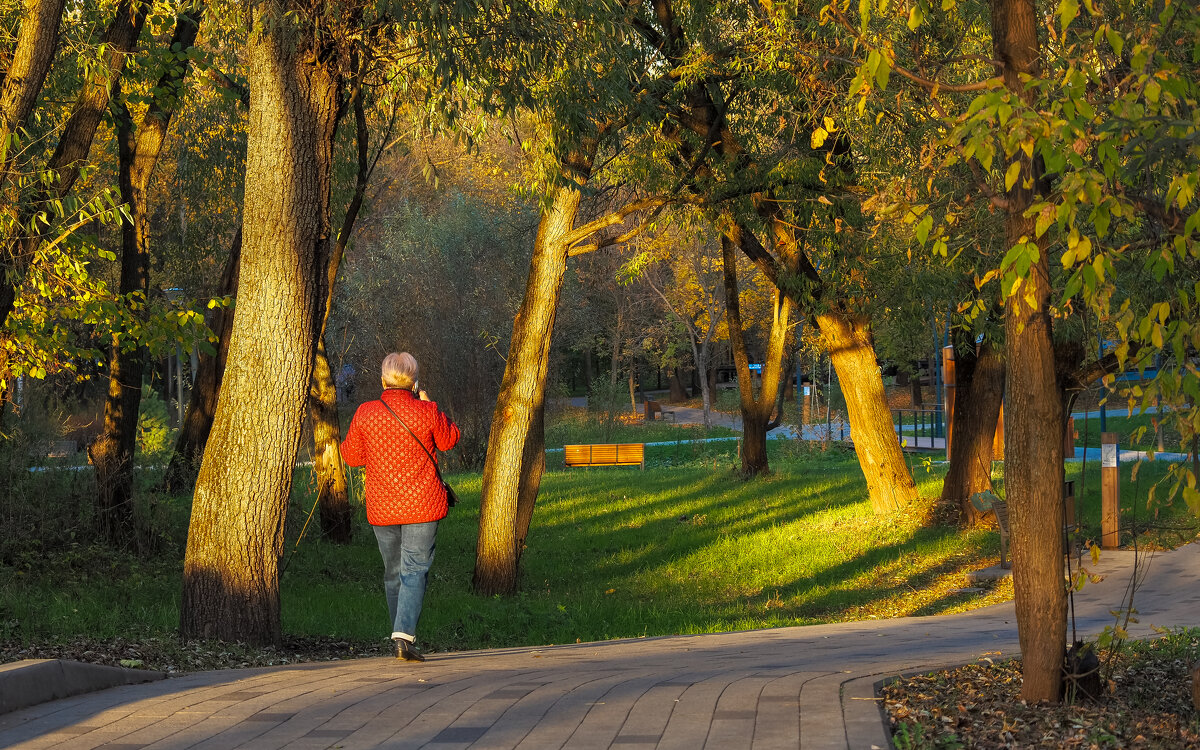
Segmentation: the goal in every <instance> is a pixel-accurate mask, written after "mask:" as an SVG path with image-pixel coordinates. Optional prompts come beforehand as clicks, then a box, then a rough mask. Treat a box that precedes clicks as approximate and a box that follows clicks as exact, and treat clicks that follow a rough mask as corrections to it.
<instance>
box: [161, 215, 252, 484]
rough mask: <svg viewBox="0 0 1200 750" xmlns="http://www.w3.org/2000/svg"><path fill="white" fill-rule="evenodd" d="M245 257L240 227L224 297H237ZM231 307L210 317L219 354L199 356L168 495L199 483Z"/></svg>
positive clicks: (227, 265) (225, 278)
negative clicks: (242, 261)
mask: <svg viewBox="0 0 1200 750" xmlns="http://www.w3.org/2000/svg"><path fill="white" fill-rule="evenodd" d="M241 257H242V228H241V226H239V227H238V229H237V232H235V233H234V235H233V241H232V242H231V243H230V248H229V259H228V260H227V261H226V262H225V270H224V272H223V273H222V274H221V292H220V296H222V297H234V298H236V297H237V291H238V267H239V266H240V265H241ZM233 315H234V309H233V308H232V307H229V308H226V307H216V308H213V309H212V311H211V312H210V314H209V319H208V327H209V328H210V329H211V330H212V332H213V333H215V334H216V335H217V346H216V352H215V353H213V354H209V353H207V352H201V353H200V365H199V367H197V368H196V376H195V378H194V379H193V380H192V396H191V400H190V401H189V402H188V408H187V413H186V416H185V417H184V419H183V427H182V428H181V429H180V430H179V436H178V437H177V438H176V440H175V450H174V452H173V453H172V454H171V461H170V463H168V464H167V471H166V474H165V475H164V477H163V486H164V488H165V489H166V490H167V491H168V492H182V491H184V490H185V489H188V488H190V487H191V486H192V484H193V483H194V482H195V481H196V474H197V473H198V472H199V471H200V459H201V458H203V456H204V446H205V445H207V444H208V435H209V432H210V431H211V430H212V423H213V416H214V415H215V414H216V413H217V397H218V395H219V394H220V392H221V379H222V378H223V377H224V375H225V362H226V360H227V358H228V355H229V337H230V335H231V334H232V333H233Z"/></svg>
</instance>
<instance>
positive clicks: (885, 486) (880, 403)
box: [817, 312, 917, 513]
mask: <svg viewBox="0 0 1200 750" xmlns="http://www.w3.org/2000/svg"><path fill="white" fill-rule="evenodd" d="M817 326H818V327H819V328H820V330H821V338H822V339H823V342H824V346H825V348H826V350H827V351H828V352H829V357H830V359H832V360H833V368H834V369H835V370H837V376H838V383H839V385H840V386H841V389H842V396H843V397H844V398H845V400H846V412H847V416H848V417H849V419H850V432H851V435H852V436H853V439H854V452H855V453H857V454H858V463H859V466H861V467H862V471H863V476H864V477H866V480H867V489H868V491H869V492H870V496H871V507H872V508H874V510H875V512H876V513H889V512H891V511H894V510H899V509H900V508H903V507H904V506H905V505H908V504H909V503H910V502H912V501H913V500H915V499H916V497H917V486H916V484H915V483H914V482H913V478H912V474H911V473H909V471H908V464H907V463H905V461H904V453H903V452H902V451H901V450H900V441H899V440H898V439H897V438H896V430H895V427H893V425H892V412H891V409H890V408H889V407H888V401H887V393H886V392H885V391H884V389H883V377H882V376H881V375H880V374H879V363H878V361H876V359H875V349H874V347H873V346H872V343H871V332H870V327H869V325H868V323H867V321H865V320H863V319H861V318H854V317H850V316H848V315H843V314H838V313H832V312H827V313H822V314H820V315H818V316H817Z"/></svg>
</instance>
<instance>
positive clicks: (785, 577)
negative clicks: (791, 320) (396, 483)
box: [0, 441, 1005, 653]
mask: <svg viewBox="0 0 1200 750" xmlns="http://www.w3.org/2000/svg"><path fill="white" fill-rule="evenodd" d="M675 450H676V446H662V447H656V448H653V449H651V450H650V452H649V455H650V458H651V459H652V460H651V461H649V462H648V463H649V464H650V466H649V468H647V469H646V470H645V471H642V470H639V469H637V468H603V469H601V468H594V469H571V470H563V469H552V470H550V471H548V472H547V474H546V475H545V478H544V480H543V483H542V490H541V495H540V497H539V500H538V505H537V510H536V512H535V514H534V520H533V526H532V529H531V533H530V536H529V539H528V540H527V545H528V547H527V549H525V551H524V555H523V559H522V568H523V573H522V576H521V579H520V581H519V587H518V591H517V593H516V594H515V595H513V596H505V597H487V598H483V597H479V596H476V595H475V594H473V593H472V592H471V585H470V584H471V576H472V571H473V568H474V562H475V544H476V538H477V535H478V516H479V497H480V492H481V477H480V475H479V474H478V473H460V474H455V475H452V476H450V477H449V479H450V481H451V482H452V483H453V484H454V486H455V488H456V489H457V490H458V492H459V495H460V496H461V497H462V498H463V502H462V503H461V504H460V505H459V506H458V507H456V508H454V509H453V510H452V511H451V514H450V516H449V517H448V518H447V519H446V520H445V521H443V523H442V527H441V529H440V532H439V536H438V548H437V558H436V561H435V563H434V567H433V570H432V572H431V575H430V580H429V588H428V593H427V598H426V607H425V612H424V615H423V617H422V621H421V624H420V627H419V638H420V640H421V641H422V643H423V645H425V646H426V647H427V648H429V649H434V650H447V649H464V648H479V647H497V646H515V645H542V644H550V643H573V642H575V641H576V640H580V641H590V640H603V639H609V638H629V637H641V636H652V635H666V634H673V633H681V634H686V633H708V632H719V631H729V630H740V629H747V628H762V627H779V626H788V625H803V624H809V623H816V622H833V621H840V620H848V619H864V618H871V617H886V616H895V615H903V614H931V613H936V612H943V611H952V610H955V609H959V608H962V607H966V606H972V605H976V606H977V605H978V604H980V603H986V602H991V601H995V600H998V599H1000V598H1002V597H1003V596H1004V595H1005V591H1004V590H1003V588H1000V589H998V590H995V591H987V592H982V593H980V592H975V593H965V594H964V593H961V592H958V591H957V589H962V588H964V587H966V585H967V584H966V579H965V573H966V572H967V571H969V570H971V569H974V568H979V567H984V566H986V565H989V564H991V563H993V562H994V561H995V559H996V557H997V554H998V544H997V540H996V535H995V533H994V532H988V531H974V532H962V531H960V530H958V529H956V528H952V527H947V526H939V525H936V524H933V525H931V524H930V523H929V522H928V521H927V518H928V513H926V512H924V510H923V509H916V510H914V511H913V512H910V513H899V514H892V515H888V516H875V515H874V514H873V513H872V511H871V507H870V502H869V500H868V499H867V494H866V487H865V483H864V481H863V479H862V475H861V473H860V470H859V468H858V464H857V461H856V460H855V457H854V454H853V453H852V452H851V451H847V450H844V449H839V448H834V447H823V446H811V445H804V444H797V443H791V442H787V441H771V443H770V444H769V451H770V454H771V465H772V468H773V474H772V475H771V476H768V477H764V478H762V479H758V480H754V481H749V482H746V481H742V480H741V479H739V478H738V477H737V476H736V474H735V472H734V468H735V467H736V465H737V453H736V452H737V445H736V443H735V442H733V441H729V442H721V443H708V444H700V445H699V446H698V448H697V449H696V450H697V452H696V454H695V455H696V458H695V459H694V460H689V461H688V462H684V461H683V460H682V459H681V460H680V463H679V464H677V465H671V466H664V465H662V464H658V465H656V464H655V463H654V461H653V459H654V458H655V455H656V453H657V454H658V456H659V457H661V456H664V455H666V456H671V455H673V454H672V451H675ZM680 450H682V449H680ZM688 450H689V451H690V450H691V448H688ZM714 467H715V468H714ZM942 471H944V466H943V467H938V466H936V465H931V466H930V468H929V469H928V470H927V469H926V468H922V467H921V466H917V467H915V472H916V474H917V480H918V483H919V486H920V488H921V491H922V492H923V493H925V494H928V495H932V494H936V492H937V490H938V489H940V473H941V472H942ZM352 483H353V485H354V486H355V488H356V493H357V492H358V491H359V490H360V489H361V482H360V479H359V477H358V476H357V475H353V476H352ZM356 496H357V494H356ZM312 499H313V496H312V494H311V488H310V487H309V486H308V484H307V483H306V482H305V480H304V478H303V475H302V473H301V474H299V475H298V481H297V489H296V492H295V493H294V496H293V499H292V506H291V508H290V511H289V519H288V526H287V539H286V543H285V554H284V565H285V571H286V572H285V573H284V575H283V579H282V605H283V627H284V631H285V633H288V634H290V635H292V636H300V637H304V638H324V639H334V640H336V641H346V642H348V643H351V644H360V645H359V646H358V648H359V652H368V653H369V652H371V649H370V648H369V646H370V644H372V643H379V642H381V640H382V639H384V638H385V637H386V635H387V633H388V632H390V628H389V626H388V623H387V622H386V615H385V613H384V601H383V593H382V584H381V581H380V577H381V572H382V564H381V562H380V560H379V554H378V551H377V550H376V548H375V540H374V536H373V535H372V534H371V533H370V529H369V527H368V526H367V525H366V523H365V519H363V518H362V511H361V508H360V509H359V511H358V514H359V518H358V520H357V525H356V529H355V537H354V541H353V543H352V544H350V545H348V546H338V545H333V544H329V543H327V542H325V541H323V540H321V539H320V537H319V533H318V532H317V529H316V526H315V525H310V527H309V529H308V531H307V533H306V536H305V537H304V538H303V539H302V540H300V541H299V543H298V544H297V539H296V537H297V535H298V534H299V531H300V529H301V528H302V526H303V522H304V520H305V517H306V515H307V513H308V512H309V510H310V508H311V505H312ZM173 502H178V503H179V504H181V507H186V498H178V499H176V500H175V501H173ZM172 517H174V516H172ZM178 518H179V519H181V522H182V521H185V520H186V516H185V514H179V515H178ZM181 554H182V550H181V548H178V547H176V548H174V551H173V552H172V553H171V555H181ZM112 570H114V571H115V572H114V573H113V574H111V575H107V574H106V575H105V576H104V580H103V582H98V581H93V580H90V576H89V580H87V581H85V580H83V579H82V578H81V579H80V580H79V581H78V583H76V582H74V581H72V579H71V577H70V576H58V577H55V578H53V581H54V583H53V585H54V586H55V590H54V593H55V596H54V597H52V598H50V599H49V603H50V605H51V606H49V607H46V606H40V607H26V606H22V607H18V605H16V604H15V602H16V601H17V599H18V598H19V599H20V600H21V601H39V596H42V595H43V594H44V593H45V592H44V591H43V590H41V589H39V585H40V584H39V582H38V580H29V581H26V582H25V583H24V584H23V585H22V587H21V590H20V592H18V593H13V595H12V596H10V592H9V591H7V590H5V591H3V592H0V608H2V610H3V611H4V612H5V613H8V614H7V618H8V619H7V621H10V622H13V621H15V622H16V623H17V624H16V625H13V626H10V627H9V629H8V631H6V632H5V638H6V639H7V640H9V641H10V642H11V641H13V640H21V639H26V640H29V639H33V640H42V641H46V640H49V641H54V640H58V639H67V638H71V637H74V636H77V635H79V634H80V632H81V631H83V632H84V633H89V632H90V633H94V634H96V635H97V636H104V637H107V636H114V635H116V636H120V635H123V634H124V630H136V631H137V632H139V633H142V634H143V635H146V636H154V635H169V634H170V633H171V632H173V630H174V628H175V626H176V623H177V621H178V592H179V591H180V580H179V575H180V570H181V565H180V559H179V558H178V557H171V559H164V560H163V561H161V562H159V563H155V564H153V565H149V566H144V565H140V564H139V565H130V566H116V567H115V568H112ZM135 572H136V573H137V574H136V575H134V573H135ZM32 578H37V576H33V577H32ZM44 580H45V581H50V580H51V578H45V579H44ZM42 600H43V601H45V600H46V599H45V597H44V596H43V599H42ZM75 610H78V612H76V611H75ZM43 612H44V613H45V614H42V613H43ZM364 644H365V645H364Z"/></svg>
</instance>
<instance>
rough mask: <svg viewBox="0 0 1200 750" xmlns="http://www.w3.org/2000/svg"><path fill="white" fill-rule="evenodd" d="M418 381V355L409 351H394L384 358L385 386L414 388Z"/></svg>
mask: <svg viewBox="0 0 1200 750" xmlns="http://www.w3.org/2000/svg"><path fill="white" fill-rule="evenodd" d="M416 382H417V358H416V357H414V356H413V355H411V354H409V353H408V352H400V353H398V354H397V353H396V352H392V353H391V354H389V355H387V356H386V357H384V358H383V387H384V388H412V387H413V385H415V384H416Z"/></svg>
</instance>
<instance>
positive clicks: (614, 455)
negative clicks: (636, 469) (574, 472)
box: [563, 443, 646, 469]
mask: <svg viewBox="0 0 1200 750" xmlns="http://www.w3.org/2000/svg"><path fill="white" fill-rule="evenodd" d="M563 456H564V458H565V461H566V464H567V466H568V467H571V466H640V467H641V468H642V469H645V468H646V444H645V443H606V444H600V445H568V446H565V447H564V448H563Z"/></svg>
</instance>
